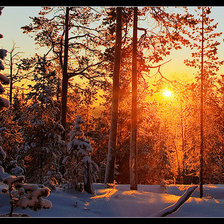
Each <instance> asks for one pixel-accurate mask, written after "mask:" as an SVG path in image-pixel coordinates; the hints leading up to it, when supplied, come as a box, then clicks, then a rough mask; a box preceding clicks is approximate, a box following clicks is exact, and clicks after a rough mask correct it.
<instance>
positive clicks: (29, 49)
mask: <svg viewBox="0 0 224 224" xmlns="http://www.w3.org/2000/svg"><path fill="white" fill-rule="evenodd" d="M190 7H192V6H190ZM40 8H41V7H39V6H36V7H35V6H17V7H12V6H7V7H5V8H4V10H3V12H2V16H1V17H0V27H1V29H0V33H2V34H3V36H4V38H3V39H1V40H0V48H5V49H7V50H10V49H11V47H12V44H13V42H15V43H16V46H17V47H18V51H23V52H24V55H23V56H24V57H25V56H26V57H29V56H32V55H33V54H34V53H35V52H40V51H38V46H35V45H34V40H33V39H32V38H31V37H29V36H28V35H26V34H23V33H22V30H21V29H20V27H21V26H24V25H28V24H29V23H30V22H31V20H30V19H29V16H37V15H38V12H39V11H40ZM211 17H212V18H214V19H215V21H217V22H218V29H217V31H218V32H224V7H222V6H217V7H213V9H212V14H211ZM223 39H224V34H223V35H222V36H221V37H219V39H217V40H219V41H220V42H221V45H220V47H219V55H220V59H223V58H224V43H223V41H222V40H223ZM42 52H44V50H43V51H42ZM189 56H190V53H189V50H186V49H183V50H178V51H174V52H173V53H172V54H171V55H170V56H169V57H167V58H166V59H165V61H166V60H167V61H168V60H170V59H172V60H171V61H170V62H169V63H167V64H165V65H163V66H162V68H161V72H162V73H163V74H164V75H165V76H166V77H169V78H171V79H179V80H182V81H189V80H191V78H192V77H193V75H192V73H193V72H194V70H193V69H192V68H189V67H187V66H185V65H184V64H183V60H184V59H186V58H187V57H189ZM220 73H221V74H222V73H224V66H222V67H221V68H220Z"/></svg>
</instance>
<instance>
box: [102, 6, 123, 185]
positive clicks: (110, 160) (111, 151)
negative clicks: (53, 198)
mask: <svg viewBox="0 0 224 224" xmlns="http://www.w3.org/2000/svg"><path fill="white" fill-rule="evenodd" d="M116 13H117V14H116V43H115V57H114V72H113V93H112V108H111V127H110V134H109V143H108V154H107V164H106V172H105V179H104V183H105V184H106V183H112V182H113V181H114V167H115V158H116V156H115V154H116V142H117V120H118V99H119V76H120V62H121V38H122V36H121V35H122V7H117V9H116Z"/></svg>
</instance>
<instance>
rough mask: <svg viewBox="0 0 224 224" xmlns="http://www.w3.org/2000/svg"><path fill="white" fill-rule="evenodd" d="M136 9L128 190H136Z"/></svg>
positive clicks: (135, 15)
mask: <svg viewBox="0 0 224 224" xmlns="http://www.w3.org/2000/svg"><path fill="white" fill-rule="evenodd" d="M137 13H138V8H137V7H134V24H133V49H132V110H131V144H130V189H131V190H137V164H136V163H137V160H136V157H137V22H138V16H137Z"/></svg>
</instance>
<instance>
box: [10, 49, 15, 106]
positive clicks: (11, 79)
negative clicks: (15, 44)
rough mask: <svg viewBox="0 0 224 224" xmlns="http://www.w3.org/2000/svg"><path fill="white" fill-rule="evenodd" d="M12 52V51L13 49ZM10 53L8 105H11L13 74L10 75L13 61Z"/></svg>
mask: <svg viewBox="0 0 224 224" xmlns="http://www.w3.org/2000/svg"><path fill="white" fill-rule="evenodd" d="M13 50H14V49H13ZM13 50H12V51H11V52H10V86H9V103H10V105H12V81H13V77H12V76H13V74H12V69H13V61H12V52H13Z"/></svg>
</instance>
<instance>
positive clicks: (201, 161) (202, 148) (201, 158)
mask: <svg viewBox="0 0 224 224" xmlns="http://www.w3.org/2000/svg"><path fill="white" fill-rule="evenodd" d="M201 38H202V39H201V108H200V135H201V146H200V198H202V197H203V162H204V161H203V151H204V136H203V131H204V130H203V128H204V127H203V113H204V111H203V110H204V108H203V106H204V105H203V104H204V99H203V88H204V8H203V7H202V27H201Z"/></svg>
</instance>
